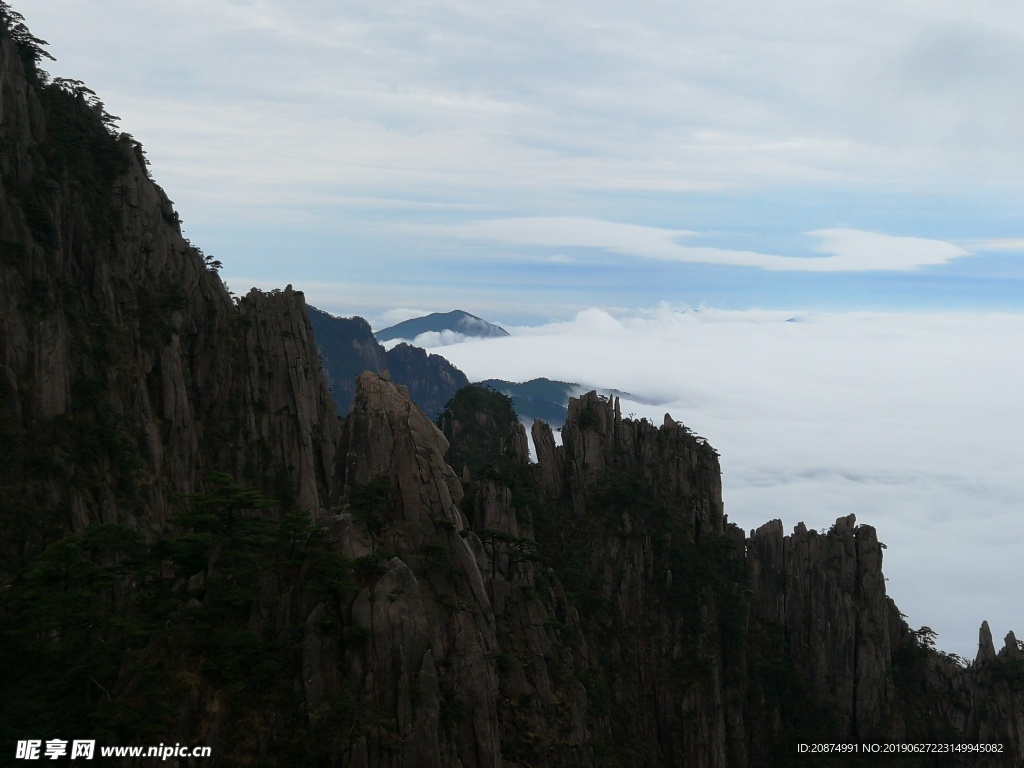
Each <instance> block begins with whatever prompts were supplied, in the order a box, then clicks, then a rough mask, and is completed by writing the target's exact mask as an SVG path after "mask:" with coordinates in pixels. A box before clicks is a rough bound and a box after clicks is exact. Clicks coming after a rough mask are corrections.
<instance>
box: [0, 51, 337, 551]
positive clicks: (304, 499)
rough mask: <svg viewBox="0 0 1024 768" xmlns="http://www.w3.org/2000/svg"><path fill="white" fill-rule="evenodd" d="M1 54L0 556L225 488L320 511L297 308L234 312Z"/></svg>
mask: <svg viewBox="0 0 1024 768" xmlns="http://www.w3.org/2000/svg"><path fill="white" fill-rule="evenodd" d="M15 48H16V47H15V45H14V43H13V41H12V40H11V39H10V38H8V37H6V36H5V37H2V38H0V100H2V101H0V103H2V105H3V106H2V109H0V140H2V152H0V171H2V184H0V255H2V258H0V318H2V323H0V326H2V330H0V429H2V431H3V438H4V439H3V441H2V442H4V443H5V444H6V446H7V447H12V446H15V445H16V446H18V448H17V451H16V452H14V453H12V454H11V455H5V456H4V457H2V458H3V459H4V461H3V464H4V465H5V468H4V470H3V471H4V472H5V476H4V481H5V486H6V487H5V491H6V493H9V494H10V497H9V498H10V499H12V500H13V501H11V502H9V504H10V507H9V508H7V509H5V514H4V525H5V526H6V535H0V547H2V551H3V552H4V553H5V554H6V555H7V556H12V555H13V550H12V549H10V547H14V549H17V548H19V547H21V546H24V545H25V544H28V543H30V542H31V541H35V540H38V539H39V536H40V534H41V533H42V531H41V530H40V528H39V527H38V526H37V525H36V524H35V523H33V524H32V525H28V526H26V525H25V524H24V522H25V520H26V519H29V518H31V519H35V518H36V515H37V513H36V512H35V511H34V510H44V511H45V512H44V514H47V515H48V514H49V511H56V510H61V512H60V513H59V514H54V515H53V516H52V517H51V518H50V519H49V522H48V526H50V528H51V529H52V530H53V531H59V530H67V529H73V530H76V531H81V530H84V529H85V528H86V527H87V526H89V525H90V524H93V523H97V522H105V523H120V524H124V525H129V526H132V527H137V528H139V529H142V530H146V529H148V528H149V527H150V526H156V527H157V528H159V527H161V526H162V525H163V524H164V522H165V520H166V517H167V515H168V512H169V509H170V507H171V505H172V502H173V499H175V498H177V497H178V496H179V495H181V494H190V493H193V492H195V491H197V490H199V489H200V488H202V487H203V478H204V476H205V475H206V474H208V473H209V472H211V471H213V470H222V471H226V472H229V473H231V474H233V475H236V476H237V477H239V478H241V479H244V480H245V481H246V482H248V483H250V484H252V485H255V486H257V487H260V488H261V489H263V490H264V491H265V492H267V493H268V494H269V495H272V496H273V497H275V498H281V499H283V500H287V502H288V503H293V502H294V503H296V504H297V505H299V506H300V507H301V508H303V509H306V510H309V511H310V512H314V513H315V512H317V511H318V510H322V509H323V508H324V506H325V504H326V502H327V499H328V497H329V493H330V485H331V482H332V477H331V473H332V471H333V466H334V450H335V446H336V444H337V440H338V426H339V425H338V421H337V418H336V416H335V414H334V407H333V404H332V403H331V399H330V394H329V392H328V391H327V387H326V386H325V384H324V381H323V377H322V375H321V373H320V365H319V362H318V359H317V356H316V348H315V346H314V345H313V339H312V334H311V331H310V327H309V320H308V317H307V315H306V310H305V303H304V300H303V297H302V294H301V293H298V292H295V291H293V290H291V288H290V287H289V288H288V289H286V290H284V291H275V292H273V293H269V294H265V293H261V292H259V291H255V290H254V291H251V292H250V293H249V294H248V295H247V296H246V297H244V298H242V299H241V300H238V301H233V300H232V297H231V296H230V295H229V293H228V291H227V289H226V288H225V286H224V284H223V282H222V281H221V279H220V277H219V275H218V274H217V272H216V271H215V270H214V269H213V268H212V267H211V265H210V264H208V263H206V261H205V260H204V257H203V254H202V252H201V251H199V250H198V249H196V248H194V247H192V245H191V244H190V243H189V242H188V241H187V240H186V239H184V238H183V237H182V235H181V231H180V225H179V222H178V219H177V215H176V214H175V213H174V211H173V209H172V207H171V202H170V201H169V200H168V199H167V196H166V195H165V194H164V193H163V191H162V190H161V189H160V188H159V187H158V186H157V185H156V184H155V183H153V181H152V180H151V179H150V178H149V176H148V172H147V170H146V168H145V166H144V165H143V164H142V162H141V161H140V158H141V155H140V153H139V152H137V151H136V149H135V148H134V146H133V145H132V143H131V141H130V140H128V139H116V138H114V137H113V136H112V135H110V134H109V133H108V132H107V130H106V128H104V126H103V124H102V121H101V118H100V115H99V114H98V113H97V112H96V111H95V110H94V109H93V108H91V107H90V106H88V105H87V104H86V102H85V100H84V99H83V98H82V97H81V96H78V97H76V96H74V95H71V94H69V93H65V92H63V91H61V90H60V89H58V88H56V87H54V86H51V87H49V88H45V89H44V88H41V87H40V86H39V84H38V83H34V82H32V80H31V77H30V76H29V75H27V74H26V70H25V68H24V65H23V62H22V59H21V57H20V56H19V53H18V51H17V50H16V49H15Z"/></svg>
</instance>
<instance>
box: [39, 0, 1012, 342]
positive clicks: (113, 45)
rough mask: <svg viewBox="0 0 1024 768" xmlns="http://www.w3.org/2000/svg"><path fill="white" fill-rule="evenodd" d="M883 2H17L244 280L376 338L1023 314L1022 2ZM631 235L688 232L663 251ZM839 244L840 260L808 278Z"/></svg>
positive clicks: (191, 231) (64, 67) (58, 66)
mask: <svg viewBox="0 0 1024 768" xmlns="http://www.w3.org/2000/svg"><path fill="white" fill-rule="evenodd" d="M892 5H893V4H890V3H883V2H878V1H876V0H868V1H867V2H863V3H858V4H856V5H852V4H846V3H843V4H839V3H820V2H810V1H809V0H792V1H791V2H787V3H785V4H782V5H779V4H772V5H771V6H770V7H762V6H761V4H755V3H750V2H740V1H739V0H733V1H731V2H729V1H726V2H715V3H711V2H704V3H689V4H686V5H685V6H680V5H678V4H670V3H664V2H654V1H647V2H641V3H636V4H631V5H630V6H628V7H625V6H622V5H621V4H619V3H610V2H596V3H595V2H586V3H584V2H582V1H580V2H577V1H575V0H564V1H562V2H558V3H540V2H512V3H508V4H503V5H502V8H500V9H493V8H491V9H487V10H483V9H482V8H480V7H479V5H478V4H476V3H472V2H463V1H462V0H448V1H447V2H437V3H430V4H426V5H425V4H422V3H418V2H413V0H397V1H396V2H390V3H387V4H351V3H340V4H339V3H333V2H327V1H326V0H305V1H304V2H287V3H286V2H283V0H204V1H203V2H199V1H198V0H183V1H182V2H178V3H174V4H155V3H143V4H139V3H137V2H128V1H127V0H93V1H92V2H89V3H85V2H81V0H48V2H46V3H38V4H34V5H33V7H31V8H24V9H22V10H23V12H24V13H26V14H27V15H28V22H29V24H30V26H31V28H32V29H33V31H34V32H35V34H37V35H38V36H40V37H42V38H44V39H46V40H48V41H49V42H50V49H51V50H52V52H53V53H54V54H55V55H56V56H57V59H58V61H57V62H56V63H55V64H53V65H52V66H51V67H50V68H51V70H52V72H53V74H55V75H64V76H72V77H76V78H80V79H82V80H84V81H85V82H86V83H87V84H88V85H89V86H90V87H92V88H93V89H94V90H96V91H97V92H98V93H99V94H100V95H101V97H102V98H103V99H104V100H105V102H106V104H107V107H108V109H109V111H111V112H112V113H113V114H116V115H120V116H121V118H122V126H123V127H124V128H125V129H126V130H129V131H131V132H132V133H133V134H134V135H135V136H136V137H137V138H138V139H140V140H141V141H142V142H143V144H144V145H145V147H146V149H147V151H148V153H149V157H150V158H151V160H152V162H153V169H154V174H155V176H156V178H157V179H158V180H159V181H160V182H161V183H162V184H163V185H164V186H165V187H166V188H167V189H168V191H169V193H170V194H171V197H172V199H174V200H175V201H176V204H177V207H178V209H179V212H180V214H181V216H182V218H183V220H184V222H185V232H186V234H187V235H188V236H189V237H190V238H192V239H193V240H194V241H195V242H197V243H199V244H200V245H202V247H203V248H204V249H205V250H206V251H207V252H211V253H213V254H215V255H216V256H217V257H218V258H219V259H221V261H222V262H223V263H224V265H225V269H224V274H225V276H226V278H227V279H228V282H229V283H230V284H231V285H232V287H233V288H235V290H237V291H239V292H244V291H245V290H246V289H247V288H248V287H249V285H251V284H256V285H260V286H268V287H269V286H274V285H280V284H282V283H288V282H291V283H294V284H295V285H296V286H297V287H299V288H304V289H305V290H306V291H307V293H308V294H309V296H310V299H311V300H312V301H313V302H314V303H316V304H318V305H322V306H323V307H324V308H326V309H329V310H332V311H335V312H338V313H344V314H350V313H355V312H359V313H362V314H364V315H366V316H367V317H368V318H369V319H371V321H374V322H375V321H377V320H378V319H379V318H381V317H383V313H384V312H386V311H388V310H389V309H394V308H397V307H406V308H411V309H421V310H425V311H434V310H444V309H450V308H452V307H454V306H459V307H462V308H465V309H467V310H470V311H473V312H476V313H477V314H481V315H483V316H486V317H492V318H494V319H498V320H502V321H505V322H543V321H546V320H549V319H560V318H561V319H564V318H567V317H571V316H572V315H573V314H574V313H575V312H576V311H579V310H580V309H582V308H585V307H587V306H589V305H592V304H599V305H615V306H625V307H634V308H639V307H650V306H655V305H657V304H658V303H659V302H662V301H667V302H670V303H673V304H688V305H691V306H698V305H700V304H702V303H704V304H710V305H714V306H722V307H728V308H733V309H742V308H750V307H772V308H796V309H801V308H802V309H811V308H813V309H830V308H831V309H840V310H847V309H896V310H906V309H921V308H925V309H929V310H933V309H942V308H949V309H958V310H963V309H991V308H998V309H1003V310H1014V311H1016V310H1020V309H1024V290H1022V289H1024V259H1022V258H1021V257H1022V251H1024V239H1022V238H1024V227H1022V226H1021V224H1020V222H1021V213H1022V212H1024V187H1022V180H1024V174H1022V173H1021V168H1022V164H1024V153H1022V144H1021V142H1020V140H1019V135H1020V130H1019V128H1020V126H1021V124H1022V123H1024V106H1022V105H1021V102H1020V100H1019V99H1018V98H1017V91H1018V84H1019V75H1020V74H1021V72H1022V71H1024V53H1021V51H1024V46H1022V45H1021V43H1022V42H1024V10H1016V9H1014V8H1007V7H1005V6H1002V5H992V4H989V5H982V4H971V6H970V7H968V6H966V5H965V4H963V3H960V2H932V3H905V4H899V7H896V8H893V7H891V6H892ZM544 219H551V220H554V221H549V222H547V223H546V224H545V222H544V221H543V220H544ZM517 221H518V223H517ZM570 221H571V222H574V224H572V225H570V224H569V223H568V222H570ZM494 222H502V224H501V226H500V227H499V226H497V225H496V224H495V223H494ZM555 225H557V226H558V230H559V231H558V237H556V238H551V239H549V240H548V241H543V239H542V238H538V237H537V231H538V230H543V229H544V228H545V226H547V228H548V229H550V228H551V226H555ZM607 225H618V226H619V227H620V231H619V232H618V234H616V235H614V236H610V239H609V238H607V237H606V238H602V237H600V236H595V232H600V231H602V227H605V228H606V227H607ZM644 228H652V229H653V230H662V231H663V230H668V231H672V232H686V233H688V234H686V235H685V236H680V237H679V239H678V240H677V241H675V242H676V244H677V245H679V246H680V249H676V250H675V252H670V251H671V249H668V250H665V249H662V252H660V253H659V254H656V255H652V249H651V248H650V247H647V248H645V247H644V246H645V243H646V244H647V245H648V246H649V245H650V235H651V234H652V233H651V232H645V231H644ZM833 230H842V231H844V232H845V233H846V235H845V236H844V238H842V239H841V240H838V239H836V238H833V239H832V240H828V241H825V240H823V239H822V238H821V237H817V236H814V235H809V234H808V233H813V232H819V231H833ZM474 233H475V236H474ZM867 235H873V236H875V237H867ZM885 238H889V239H891V240H888V241H887V240H886V239H885ZM895 238H916V246H917V250H918V258H916V259H914V258H904V257H905V256H906V251H907V249H905V248H900V247H899V246H900V243H901V242H903V243H906V242H907V241H901V240H898V239H895ZM829 244H831V245H833V246H836V247H839V248H840V249H841V250H842V251H843V253H842V258H841V259H838V260H837V259H835V258H833V259H832V260H831V261H832V262H834V264H832V265H831V266H830V267H829V269H830V270H831V269H832V267H835V270H836V271H827V272H823V271H820V270H821V267H822V263H821V262H822V260H823V259H826V260H827V259H828V257H829V256H830V255H831V256H835V253H833V252H830V251H828V250H827V247H828V245H829ZM822 246H825V249H824V250H821V248H822ZM816 248H818V249H819V250H816ZM695 249H700V250H699V251H698V250H695ZM737 250H738V251H743V252H745V253H747V254H757V255H758V256H759V257H760V258H756V257H754V256H753V255H751V256H749V258H746V259H741V260H740V262H741V263H740V264H739V265H736V264H735V261H736V259H735V254H733V253H732V252H733V251H737ZM797 259H801V260H803V261H797ZM773 262H774V263H775V265H776V266H778V265H779V264H782V263H785V271H779V270H777V269H775V268H774V267H772V263H773ZM728 264H732V265H731V266H725V265H728ZM766 266H767V268H766ZM396 278H399V279H396Z"/></svg>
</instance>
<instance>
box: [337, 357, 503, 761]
mask: <svg viewBox="0 0 1024 768" xmlns="http://www.w3.org/2000/svg"><path fill="white" fill-rule="evenodd" d="M341 446H342V448H341V451H340V452H339V456H340V472H339V476H340V479H341V484H340V486H339V487H340V494H341V497H340V500H339V503H340V508H341V510H342V512H341V516H342V525H347V524H348V523H349V521H353V522H354V527H355V529H356V530H358V535H357V536H352V537H351V538H349V542H348V546H349V547H350V548H351V550H350V551H351V554H353V555H361V556H364V557H366V556H377V557H379V572H378V575H377V576H376V577H375V579H374V582H373V583H372V584H367V585H366V586H364V587H362V588H361V589H360V590H359V592H358V594H356V596H355V598H354V600H353V602H352V605H351V609H350V610H351V620H352V623H353V625H354V626H356V627H360V628H363V629H365V630H366V631H367V636H368V641H367V644H366V646H365V650H363V651H362V652H360V653H358V654H352V655H350V657H349V658H348V660H347V665H348V668H347V673H348V675H350V676H351V677H352V678H354V679H355V680H356V681H362V682H363V684H361V685H359V689H360V690H362V691H364V692H365V694H364V699H363V702H362V706H363V707H364V708H366V710H367V711H370V712H374V713H379V715H380V717H378V724H377V725H374V726H373V727H372V729H371V731H370V732H369V733H367V734H366V735H363V736H361V737H358V738H356V739H354V740H353V741H352V742H351V743H350V744H349V745H346V747H345V749H344V752H343V756H342V758H343V761H344V762H345V764H348V765H353V766H363V765H382V766H383V765H388V766H392V765H393V766H402V765H424V766H442V765H443V766H455V765H459V766H466V767H467V768H468V767H469V766H495V767H496V766H501V765H502V759H501V748H500V735H499V731H498V722H497V714H496V703H497V693H498V683H497V674H496V670H495V665H494V659H495V658H496V657H497V655H498V643H497V639H496V636H495V621H494V612H493V610H492V607H491V601H490V598H489V596H488V594H487V590H486V589H485V587H484V579H483V576H482V574H481V571H480V565H481V558H480V555H481V554H482V549H483V547H482V545H481V542H480V540H479V538H477V536H476V535H475V534H474V533H472V532H471V531H470V530H469V529H468V528H467V525H466V521H465V520H464V518H463V517H462V515H461V514H460V512H459V507H458V503H459V501H461V499H462V487H461V485H460V483H459V480H458V478H457V477H455V475H454V473H453V472H452V470H451V469H450V468H449V467H448V466H447V465H446V464H445V463H444V460H443V457H444V452H445V450H446V449H447V448H448V443H447V441H446V440H445V438H444V436H443V435H442V434H441V432H440V431H439V430H438V429H437V427H435V426H434V425H433V424H432V423H431V422H430V421H429V420H428V419H427V418H426V417H425V416H424V415H423V413H422V412H421V411H420V410H419V409H417V408H416V407H415V406H413V405H412V403H411V402H410V401H409V399H408V396H407V395H406V394H405V393H404V392H402V391H401V390H400V389H399V388H398V387H396V386H395V385H394V384H393V383H392V382H391V381H389V380H388V379H386V378H382V377H379V376H377V375H375V374H370V373H366V374H363V375H362V376H360V377H359V380H358V383H357V387H356V398H355V405H354V407H353V411H352V413H351V415H350V416H349V418H348V419H347V420H346V422H345V430H344V435H343V437H342V443H341ZM381 722H382V723H383V725H381V724H380V723H381Z"/></svg>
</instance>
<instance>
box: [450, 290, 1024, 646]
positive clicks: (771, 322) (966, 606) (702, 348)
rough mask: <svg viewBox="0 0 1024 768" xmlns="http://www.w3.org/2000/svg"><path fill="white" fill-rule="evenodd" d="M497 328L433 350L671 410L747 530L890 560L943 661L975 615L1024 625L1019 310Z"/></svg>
mask: <svg viewBox="0 0 1024 768" xmlns="http://www.w3.org/2000/svg"><path fill="white" fill-rule="evenodd" d="M789 319H797V320H799V321H800V322H786V320H789ZM506 327H508V326H506ZM508 329H509V331H510V332H512V333H513V336H512V337H510V338H503V339H493V340H482V341H468V342H466V343H464V344H460V345H457V346H451V347H446V348H445V349H444V350H443V354H444V355H445V356H446V357H447V358H448V359H450V360H451V361H452V362H453V363H454V364H455V365H457V366H458V367H460V368H461V369H462V370H463V371H465V372H466V374H467V375H468V376H469V377H470V379H477V380H479V379H483V378H490V377H498V378H504V379H512V380H526V379H530V378H533V377H537V376H547V377H550V378H554V379H562V380H566V381H575V382H580V383H583V384H589V385H593V386H596V387H609V388H616V389H620V390H624V391H628V392H630V393H632V394H633V395H635V397H636V400H629V401H623V402H622V410H623V413H627V414H628V413H635V414H636V415H637V416H647V417H650V418H652V419H654V420H656V423H660V420H661V417H662V415H663V414H664V413H665V412H669V413H671V414H672V415H673V416H674V417H675V418H677V419H679V420H681V421H682V422H684V423H685V424H687V425H688V426H689V427H691V428H692V429H694V430H695V431H696V432H698V433H699V434H702V435H704V436H706V437H707V438H708V439H709V441H710V442H711V443H712V445H714V446H715V447H716V448H717V449H718V450H719V451H720V452H721V455H722V468H723V483H724V493H725V507H726V512H727V513H728V515H729V517H730V519H731V520H732V521H733V522H735V523H737V524H739V525H741V526H742V527H744V528H746V529H750V528H752V527H755V526H757V525H760V524H761V523H763V522H765V521H767V520H769V519H772V518H775V517H779V518H782V519H783V521H784V523H785V524H786V526H787V529H791V528H792V526H793V525H795V524H796V523H797V522H798V521H804V522H806V523H807V524H808V525H809V526H812V527H815V528H823V527H827V526H829V525H831V524H832V523H833V522H834V521H835V519H836V517H838V516H840V515H847V514H850V513H855V514H856V515H857V517H858V520H859V521H860V522H862V523H867V524H870V525H873V526H875V527H876V528H877V529H878V533H879V537H880V538H881V540H882V541H884V542H886V544H887V545H888V547H889V548H888V550H887V551H886V553H885V573H886V576H887V577H888V578H889V579H890V581H889V584H888V587H889V592H890V594H891V595H892V596H893V598H894V599H895V600H896V602H897V604H898V605H899V606H900V608H901V609H902V610H903V611H904V612H905V613H907V614H908V616H909V621H910V622H911V624H912V625H914V626H921V625H924V624H927V625H928V626H931V627H933V628H934V629H936V630H937V631H938V632H939V634H940V637H939V645H940V647H942V648H945V649H947V650H950V651H953V652H956V653H960V654H962V655H964V656H968V657H970V658H973V656H974V654H975V651H976V648H977V637H978V635H977V632H978V626H979V625H980V623H981V621H982V619H987V620H988V621H989V622H990V624H991V625H992V628H993V631H994V632H995V633H1001V634H999V637H1001V636H1002V634H1005V632H1007V631H1008V630H1010V629H1014V630H1015V631H1017V632H1018V633H1019V632H1020V631H1022V630H1024V601H1022V599H1021V596H1020V588H1019V585H1020V584H1021V583H1024V558H1022V557H1021V556H1020V546H1021V545H1020V542H1021V541H1024V514H1022V506H1024V473H1022V472H1021V471H1020V467H1021V466H1024V440H1021V439H1020V430H1021V428H1022V425H1024V400H1022V398H1021V397H1020V391H1021V389H1022V384H1024V360H1022V358H1021V357H1020V355H1019V354H1017V353H1016V351H1017V350H1020V349H1021V348H1022V347H1024V315H996V314H944V315H921V314H906V315H884V314H838V315H817V314H809V315H808V314H802V315H800V316H798V317H797V318H791V317H790V316H789V315H787V314H785V313H779V312H757V311H754V312H722V311H716V310H705V311H690V310H681V311H679V310H674V309H672V308H669V307H660V308H657V309H653V310H649V311H644V312H633V313H627V314H622V313H617V314H615V315H613V314H610V313H608V312H606V311H604V310H599V309H591V310H587V311H586V312H581V313H580V314H579V315H577V317H576V318H575V319H574V320H573V321H572V322H568V323H557V324H551V325H548V326H545V327H541V328H518V329H516V328H511V327H509V328H508ZM652 402H653V403H660V404H659V405H650V403H652Z"/></svg>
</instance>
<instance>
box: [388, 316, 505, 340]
mask: <svg viewBox="0 0 1024 768" xmlns="http://www.w3.org/2000/svg"><path fill="white" fill-rule="evenodd" d="M445 331H450V332H452V333H458V334H461V335H463V336H470V337H473V338H498V337H501V336H508V335H510V334H509V332H508V331H506V330H505V329H504V328H502V327H501V326H500V325H495V324H494V323H489V322H487V321H486V320H484V319H483V318H482V317H477V316H476V315H471V314H469V312H464V311H462V310H461V309H456V310H452V311H451V312H434V313H432V314H429V315H425V316H424V317H415V318H413V319H411V320H405V321H403V322H401V323H397V324H396V325H392V326H389V327H388V328H383V329H381V330H379V331H377V332H376V333H374V336H376V337H377V341H393V340H394V339H409V340H412V339H415V338H416V337H417V336H419V335H420V334H421V333H444V332H445Z"/></svg>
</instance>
